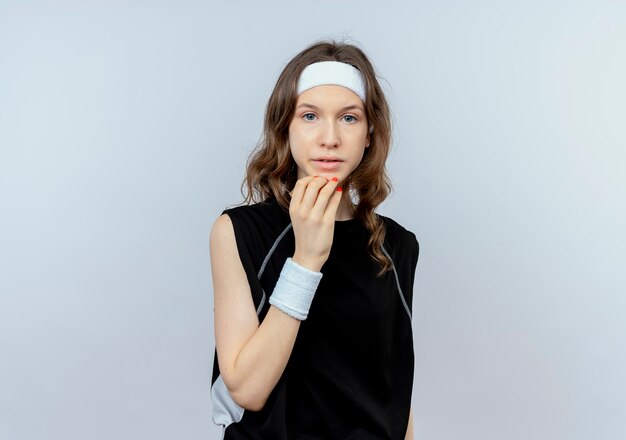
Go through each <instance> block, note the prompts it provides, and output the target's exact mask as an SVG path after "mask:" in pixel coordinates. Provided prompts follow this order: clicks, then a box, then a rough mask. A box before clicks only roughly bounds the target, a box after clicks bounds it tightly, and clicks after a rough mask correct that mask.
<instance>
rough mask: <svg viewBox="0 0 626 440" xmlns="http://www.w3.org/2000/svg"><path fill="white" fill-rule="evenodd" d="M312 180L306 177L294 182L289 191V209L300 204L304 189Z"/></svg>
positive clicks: (312, 177) (311, 177) (310, 177)
mask: <svg viewBox="0 0 626 440" xmlns="http://www.w3.org/2000/svg"><path fill="white" fill-rule="evenodd" d="M314 178H315V177H314V176H306V177H303V178H302V179H299V180H298V181H297V182H296V185H295V186H294V187H293V190H292V191H291V203H290V205H289V206H290V207H292V206H293V207H297V206H299V205H300V204H301V203H302V197H303V196H304V193H305V191H306V187H307V185H308V184H309V182H311V181H312V180H313V179H314Z"/></svg>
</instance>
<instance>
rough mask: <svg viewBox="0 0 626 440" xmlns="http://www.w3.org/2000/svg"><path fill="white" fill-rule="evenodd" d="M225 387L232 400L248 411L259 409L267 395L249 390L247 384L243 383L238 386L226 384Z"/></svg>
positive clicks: (261, 407) (265, 400)
mask: <svg viewBox="0 0 626 440" xmlns="http://www.w3.org/2000/svg"><path fill="white" fill-rule="evenodd" d="M226 388H227V389H228V392H229V393H230V397H231V398H232V399H233V401H234V402H235V403H236V404H237V405H239V406H240V407H241V408H243V409H245V410H248V411H254V412H256V411H261V410H262V409H263V407H264V406H265V403H266V402H267V398H268V397H269V396H267V395H264V394H263V393H261V392H258V391H257V392H255V391H254V390H251V389H250V387H249V386H245V385H244V384H242V385H238V386H228V384H226Z"/></svg>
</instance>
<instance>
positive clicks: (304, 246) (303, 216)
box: [210, 177, 341, 410]
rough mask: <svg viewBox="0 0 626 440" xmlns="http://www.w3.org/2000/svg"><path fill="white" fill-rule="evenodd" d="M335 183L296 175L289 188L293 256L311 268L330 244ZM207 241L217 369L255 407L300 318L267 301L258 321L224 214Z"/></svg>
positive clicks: (280, 366) (278, 369) (279, 368)
mask: <svg viewBox="0 0 626 440" xmlns="http://www.w3.org/2000/svg"><path fill="white" fill-rule="evenodd" d="M335 186H336V182H332V183H331V182H329V181H327V180H326V179H323V178H318V179H314V178H312V177H308V178H304V179H301V180H300V181H298V184H296V188H295V189H294V191H293V194H292V205H291V206H290V215H291V217H292V223H293V229H294V234H295V235H296V253H295V255H294V257H293V259H294V261H297V262H298V263H299V264H301V265H303V266H305V267H307V268H309V269H311V270H314V271H319V270H320V268H321V267H322V265H323V263H324V262H325V261H326V259H327V258H328V252H330V245H331V244H332V227H334V218H335V217H334V216H335V212H336V210H337V206H338V204H339V200H340V198H341V194H334V189H335ZM320 190H321V191H320ZM322 220H323V221H322ZM329 228H330V230H329ZM210 245H211V270H212V274H213V290H214V301H215V343H216V344H215V345H216V349H217V357H218V362H219V366H220V372H221V374H222V378H223V380H224V383H225V384H226V387H227V388H228V390H229V392H230V394H231V397H232V398H233V400H234V401H235V402H236V403H237V404H238V405H240V406H241V407H243V408H246V409H250V410H260V409H261V408H263V405H264V404H265V401H266V400H267V398H268V396H269V394H270V393H271V392H272V390H273V389H274V387H275V386H276V383H277V382H278V380H279V379H280V376H281V375H282V373H283V371H284V369H285V366H286V365H287V361H288V360H289V356H290V355H291V351H292V349H293V344H294V342H295V339H296V336H297V334H298V330H299V328H300V321H299V320H297V319H295V318H292V317H291V316H289V315H287V314H285V313H283V312H282V311H281V310H279V309H278V308H276V307H274V306H270V309H269V311H268V313H267V315H266V317H265V319H264V320H263V322H262V323H261V324H260V325H259V320H258V318H257V315H256V311H255V307H254V303H253V301H252V295H251V292H250V286H249V285H248V280H247V278H246V273H245V270H244V268H243V265H242V264H241V260H240V259H239V253H238V251H237V244H236V241H235V234H234V230H233V226H232V223H231V221H230V218H229V217H228V216H227V215H222V216H221V217H219V218H218V219H217V221H216V222H215V225H214V226H213V229H212V231H211V236H210Z"/></svg>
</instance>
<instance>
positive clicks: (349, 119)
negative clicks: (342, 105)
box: [343, 115, 356, 123]
mask: <svg viewBox="0 0 626 440" xmlns="http://www.w3.org/2000/svg"><path fill="white" fill-rule="evenodd" d="M343 119H344V120H345V121H346V122H350V123H353V122H356V116H354V115H345V116H344V117H343Z"/></svg>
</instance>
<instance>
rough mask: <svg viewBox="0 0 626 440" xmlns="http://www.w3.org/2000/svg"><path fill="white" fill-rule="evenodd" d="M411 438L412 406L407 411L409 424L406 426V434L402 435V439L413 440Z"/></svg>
mask: <svg viewBox="0 0 626 440" xmlns="http://www.w3.org/2000/svg"><path fill="white" fill-rule="evenodd" d="M413 438H414V436H413V408H411V411H410V412H409V425H408V427H407V428H406V436H405V437H404V440H413Z"/></svg>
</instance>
